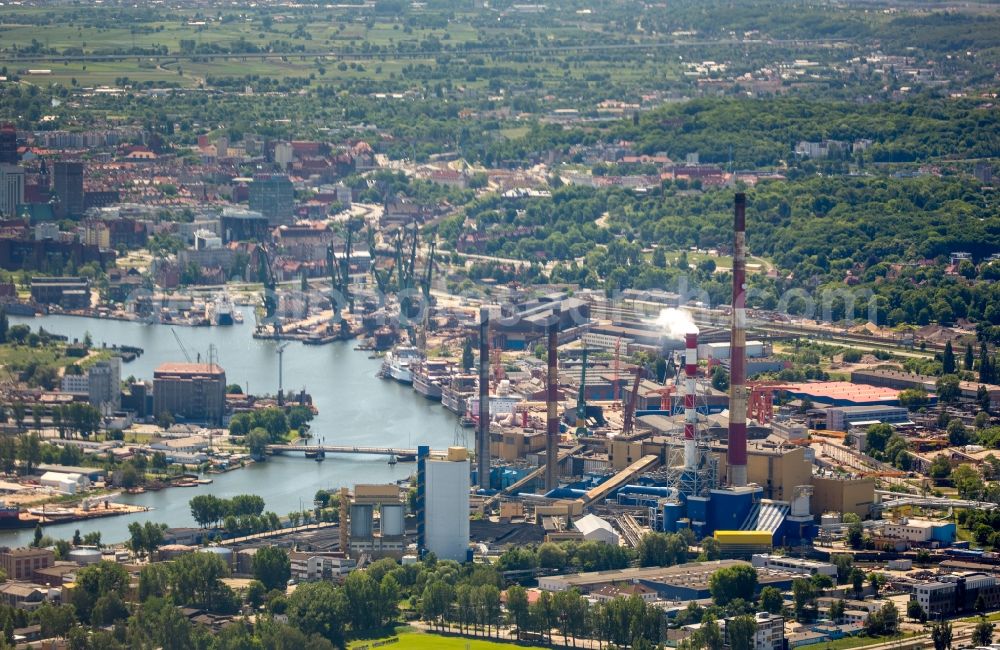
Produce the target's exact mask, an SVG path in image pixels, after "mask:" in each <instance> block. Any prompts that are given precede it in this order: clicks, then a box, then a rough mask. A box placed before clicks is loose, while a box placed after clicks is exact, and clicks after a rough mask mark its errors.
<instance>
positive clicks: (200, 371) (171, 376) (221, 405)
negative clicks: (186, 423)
mask: <svg viewBox="0 0 1000 650" xmlns="http://www.w3.org/2000/svg"><path fill="white" fill-rule="evenodd" d="M225 406H226V372H225V370H223V369H222V368H220V367H219V366H217V365H215V364H205V363H164V364H162V365H160V367H159V368H157V369H156V370H155V371H154V373H153V413H154V414H155V415H157V416H158V415H160V414H161V413H170V414H171V415H173V416H175V417H179V418H183V419H186V420H195V421H199V422H207V423H210V424H214V425H220V424H222V418H223V415H224V413H225Z"/></svg>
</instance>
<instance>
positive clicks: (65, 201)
mask: <svg viewBox="0 0 1000 650" xmlns="http://www.w3.org/2000/svg"><path fill="white" fill-rule="evenodd" d="M52 185H53V189H54V190H55V193H56V199H57V200H58V204H57V205H56V216H58V217H59V218H63V217H79V216H82V215H83V211H84V205H83V163H82V162H69V161H60V162H57V163H55V165H53V173H52Z"/></svg>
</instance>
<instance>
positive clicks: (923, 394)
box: [899, 388, 928, 411]
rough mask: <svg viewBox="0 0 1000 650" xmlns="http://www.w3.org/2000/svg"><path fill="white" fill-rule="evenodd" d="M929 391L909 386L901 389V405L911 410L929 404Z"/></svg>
mask: <svg viewBox="0 0 1000 650" xmlns="http://www.w3.org/2000/svg"><path fill="white" fill-rule="evenodd" d="M927 402H928V399H927V391H925V390H924V389H922V388H907V389H905V390H901V391H899V405H900V406H905V407H906V408H908V409H910V410H911V411H913V410H916V409H919V408H921V407H923V406H927Z"/></svg>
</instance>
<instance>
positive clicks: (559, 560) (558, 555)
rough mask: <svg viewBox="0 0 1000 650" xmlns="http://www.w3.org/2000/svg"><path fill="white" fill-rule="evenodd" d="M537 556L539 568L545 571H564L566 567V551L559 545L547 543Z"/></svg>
mask: <svg viewBox="0 0 1000 650" xmlns="http://www.w3.org/2000/svg"><path fill="white" fill-rule="evenodd" d="M535 556H536V558H537V561H538V566H539V567H540V568H543V569H562V568H564V567H565V566H566V561H567V555H566V551H565V550H563V548H562V547H561V546H560V545H558V544H553V543H552V542H546V543H545V544H542V545H541V546H539V547H538V551H536V553H535Z"/></svg>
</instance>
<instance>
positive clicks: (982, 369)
mask: <svg viewBox="0 0 1000 650" xmlns="http://www.w3.org/2000/svg"><path fill="white" fill-rule="evenodd" d="M995 378H996V377H994V375H993V362H992V361H991V360H990V350H989V346H988V345H986V344H985V343H983V344H982V345H980V346H979V382H980V383H982V384H992V383H993V380H994V379H995Z"/></svg>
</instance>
